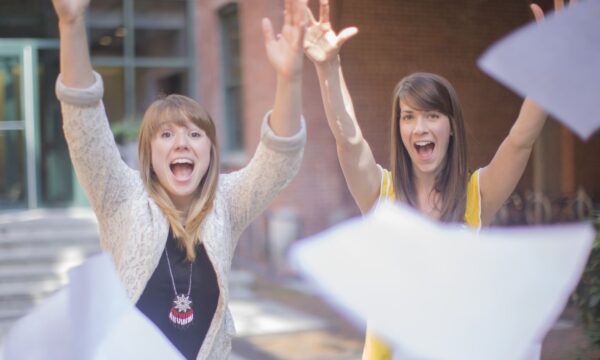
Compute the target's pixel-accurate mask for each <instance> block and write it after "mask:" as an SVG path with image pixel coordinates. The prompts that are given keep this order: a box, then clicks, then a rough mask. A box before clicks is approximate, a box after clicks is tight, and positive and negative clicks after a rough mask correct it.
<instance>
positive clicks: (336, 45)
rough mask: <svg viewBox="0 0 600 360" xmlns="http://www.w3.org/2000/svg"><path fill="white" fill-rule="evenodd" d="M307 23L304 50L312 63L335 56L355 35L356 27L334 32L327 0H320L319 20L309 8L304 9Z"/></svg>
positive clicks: (325, 60) (324, 60)
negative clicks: (306, 14) (307, 18)
mask: <svg viewBox="0 0 600 360" xmlns="http://www.w3.org/2000/svg"><path fill="white" fill-rule="evenodd" d="M306 11H307V13H308V17H309V20H308V21H309V25H308V28H307V29H306V34H305V35H304V52H305V53H306V56H308V58H309V59H311V60H312V61H313V62H314V63H316V64H320V63H325V62H327V61H329V60H332V59H335V58H337V56H338V54H339V52H340V49H341V47H342V45H343V44H344V43H345V42H346V41H348V40H349V39H350V38H351V37H353V36H354V35H356V33H357V32H358V29H357V28H356V27H349V28H345V29H344V30H342V31H340V33H339V34H337V35H336V33H335V32H334V31H333V29H332V28H331V23H330V22H329V0H320V6H319V21H317V20H315V17H314V16H313V14H312V11H310V9H308V8H307V9H306Z"/></svg>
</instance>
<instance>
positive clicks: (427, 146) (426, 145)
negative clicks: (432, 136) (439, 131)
mask: <svg viewBox="0 0 600 360" xmlns="http://www.w3.org/2000/svg"><path fill="white" fill-rule="evenodd" d="M434 148H435V143H433V142H431V141H419V142H417V143H415V150H417V153H418V154H419V155H421V156H429V155H431V154H432V153H433V149H434Z"/></svg>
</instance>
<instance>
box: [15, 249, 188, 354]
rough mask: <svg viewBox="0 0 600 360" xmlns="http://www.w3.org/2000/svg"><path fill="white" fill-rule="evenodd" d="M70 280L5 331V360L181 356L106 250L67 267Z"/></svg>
mask: <svg viewBox="0 0 600 360" xmlns="http://www.w3.org/2000/svg"><path fill="white" fill-rule="evenodd" d="M69 275H70V284H69V285H68V286H67V287H65V288H63V289H62V290H60V291H59V292H57V293H56V294H54V295H52V296H51V297H49V298H48V299H46V301H45V302H43V303H42V304H41V305H39V306H37V307H36V308H34V309H33V310H32V311H31V312H30V313H29V314H27V315H26V316H24V317H23V318H21V319H20V320H19V321H18V322H17V323H16V324H15V325H14V326H13V328H12V329H11V330H10V332H9V333H8V335H7V337H6V338H5V343H4V359H5V360H13V359H19V360H37V359H40V360H42V359H66V360H69V359H97V360H104V359H107V360H108V359H183V357H182V355H181V354H180V353H179V352H178V351H177V349H176V348H175V347H174V346H173V345H172V343H171V342H170V341H169V340H168V339H167V338H166V337H165V336H164V335H163V334H162V332H161V331H160V330H159V329H158V328H156V326H155V325H154V324H153V323H152V322H151V321H150V320H148V319H147V318H146V317H145V316H144V315H143V314H142V313H141V312H139V310H138V309H137V308H136V307H135V306H134V305H133V304H132V303H131V302H130V301H129V299H128V298H127V295H126V294H125V290H124V289H123V288H122V286H121V283H120V281H119V279H118V277H117V274H116V273H115V271H114V268H113V265H112V261H111V260H110V257H109V256H108V255H107V254H100V255H97V256H95V257H92V258H90V259H89V260H87V261H86V262H85V263H84V264H83V265H81V266H79V267H77V268H75V269H73V270H71V271H70V274H69Z"/></svg>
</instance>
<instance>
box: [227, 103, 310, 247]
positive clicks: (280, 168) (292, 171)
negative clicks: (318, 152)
mask: <svg viewBox="0 0 600 360" xmlns="http://www.w3.org/2000/svg"><path fill="white" fill-rule="evenodd" d="M269 115H270V113H267V115H265V119H264V121H263V125H262V128H261V141H260V143H259V144H258V147H257V148H256V151H255V153H254V156H253V157H252V159H251V160H250V162H249V163H248V165H246V167H244V168H243V169H241V170H239V171H236V172H233V173H230V174H225V175H222V176H221V186H222V189H221V190H222V193H223V194H224V196H225V197H226V202H227V206H228V208H229V214H230V222H231V224H232V240H233V241H234V242H236V241H237V239H238V238H239V235H240V234H241V232H242V231H243V230H244V229H245V227H246V226H247V225H248V224H249V223H250V222H251V221H252V220H254V219H255V218H256V217H257V216H258V215H259V214H260V213H261V212H263V211H264V210H265V209H266V208H267V207H268V206H269V204H270V203H271V201H273V199H274V198H275V197H276V196H277V195H278V194H279V193H280V192H281V190H283V189H284V188H285V187H286V186H287V185H288V184H289V183H290V182H291V180H292V179H293V178H294V176H295V175H296V174H297V172H298V170H299V168H300V163H301V161H302V156H303V153H304V144H305V143H306V125H305V122H304V119H302V122H301V129H300V131H298V133H296V134H295V135H293V136H291V137H281V136H277V135H276V134H275V133H274V132H273V130H272V129H271V127H270V126H269V122H268V120H269ZM233 245H235V244H233Z"/></svg>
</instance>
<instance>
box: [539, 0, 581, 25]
mask: <svg viewBox="0 0 600 360" xmlns="http://www.w3.org/2000/svg"><path fill="white" fill-rule="evenodd" d="M576 3H577V0H570V1H569V6H572V5H575V4H576ZM529 7H530V8H531V11H532V12H533V16H534V17H535V21H537V22H540V21H542V20H544V11H543V10H542V8H541V7H540V6H539V5H538V4H535V3H532V4H531V5H529ZM564 7H565V2H564V0H554V11H561V10H562V9H563V8H564Z"/></svg>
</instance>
